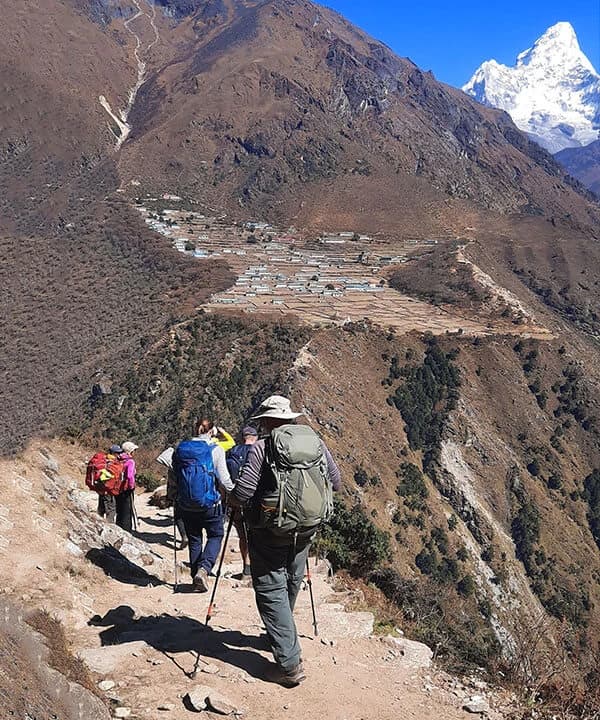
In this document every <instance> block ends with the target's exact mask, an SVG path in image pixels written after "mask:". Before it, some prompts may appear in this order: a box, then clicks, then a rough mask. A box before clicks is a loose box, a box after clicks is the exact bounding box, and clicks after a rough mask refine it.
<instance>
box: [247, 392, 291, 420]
mask: <svg viewBox="0 0 600 720" xmlns="http://www.w3.org/2000/svg"><path fill="white" fill-rule="evenodd" d="M300 415H302V413H297V412H293V411H292V407H291V404H290V401H289V399H288V398H286V397H283V395H271V396H270V397H268V398H267V399H266V400H263V401H262V403H261V405H260V407H259V408H258V412H257V413H256V415H253V416H252V419H253V420H258V419H259V418H276V419H278V420H295V419H296V418H297V417H300Z"/></svg>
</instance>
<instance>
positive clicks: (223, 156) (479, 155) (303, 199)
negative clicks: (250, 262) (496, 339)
mask: <svg viewBox="0 0 600 720" xmlns="http://www.w3.org/2000/svg"><path fill="white" fill-rule="evenodd" d="M190 30H191V28H190ZM180 32H181V31H180ZM132 124H133V128H134V129H133V131H132V136H131V141H130V142H129V143H127V145H126V146H125V147H124V154H123V158H122V160H121V164H120V169H121V172H122V174H123V176H124V178H126V179H128V180H136V181H140V182H141V183H142V185H143V186H144V187H147V188H149V189H151V190H152V191H156V189H158V188H163V187H164V186H165V184H167V185H168V186H169V187H170V188H171V189H172V190H174V191H176V192H178V193H179V194H184V195H190V194H191V195H194V196H197V197H201V198H203V199H204V200H205V201H206V202H208V203H210V204H212V205H214V206H217V207H220V206H223V205H226V206H227V207H229V208H231V209H232V211H234V212H237V214H239V212H240V210H239V209H240V205H241V206H242V207H244V208H247V210H248V211H249V212H254V213H260V214H263V215H265V214H267V215H273V214H275V215H277V216H279V217H281V218H286V219H290V218H294V219H295V220H296V221H297V222H299V223H301V224H316V223H324V222H325V221H327V222H329V223H330V224H331V225H341V224H344V223H348V222H349V220H350V218H351V217H353V218H354V219H356V221H358V222H360V223H361V225H364V227H365V229H378V230H379V229H381V227H376V228H375V224H376V223H378V222H382V217H385V216H388V222H387V223H386V222H385V221H383V226H384V227H385V229H389V230H390V231H391V229H392V227H395V228H396V230H398V229H400V228H402V229H408V227H409V225H410V223H411V222H412V223H413V224H414V222H417V221H418V222H421V223H423V226H424V229H427V228H432V229H436V230H438V231H440V230H441V229H442V228H443V227H445V226H447V225H450V226H453V225H455V224H456V225H458V223H459V222H460V220H458V219H457V217H456V216H457V215H461V214H462V216H463V217H462V218H461V219H462V220H463V226H464V224H465V222H464V220H465V216H466V214H467V209H466V208H465V207H464V206H463V205H461V204H460V203H458V204H452V205H450V207H449V208H446V207H445V201H446V200H447V199H448V196H450V197H452V198H461V199H469V200H471V201H474V202H476V203H478V204H481V205H483V206H485V207H487V208H490V209H493V210H497V211H499V212H514V211H523V212H526V213H550V212H553V213H555V214H556V215H558V216H561V215H564V214H565V213H566V212H569V213H572V215H573V216H577V217H578V218H579V219H580V220H582V221H585V222H586V223H587V222H588V220H589V215H588V207H587V206H586V204H585V202H584V201H583V199H582V197H581V196H580V195H578V193H577V192H574V191H573V190H572V189H571V188H570V187H569V183H570V181H569V180H568V178H567V177H566V176H565V174H564V172H563V171H562V170H561V169H560V168H559V166H557V165H556V163H555V162H554V161H553V160H552V158H551V157H550V156H549V155H548V154H547V153H545V152H544V151H542V150H541V149H540V148H539V147H538V146H537V145H535V144H533V143H531V142H530V141H529V140H528V139H527V138H526V136H525V135H523V134H521V133H520V132H519V131H518V130H517V129H516V128H515V126H514V125H513V124H512V122H511V121H510V120H509V118H508V116H507V115H506V114H503V113H498V112H496V111H492V110H489V109H486V108H483V107H481V106H480V105H478V104H477V103H474V102H473V101H471V100H470V99H468V98H466V97H465V95H464V94H462V93H460V92H459V91H457V90H454V89H452V88H449V87H447V86H444V85H442V84H440V83H438V82H437V81H436V80H435V79H434V78H433V77H432V76H431V75H429V74H426V73H423V72H421V71H420V70H419V69H418V68H417V67H415V66H414V65H413V64H412V63H411V62H409V61H408V60H402V59H400V58H398V57H397V56H395V55H394V54H393V53H391V51H390V50H389V49H387V48H386V47H385V46H383V45H382V44H380V43H378V42H376V41H374V40H373V39H372V38H370V37H368V36H367V35H365V34H364V33H362V32H361V31H360V30H358V29H357V28H354V27H352V26H351V25H349V24H348V23H347V22H346V21H345V20H343V18H341V17H339V16H338V15H336V14H334V13H332V12H330V11H328V10H326V9H324V8H321V7H319V6H317V5H315V4H313V3H310V2H305V1H304V0H294V2H278V1H277V0H271V1H269V2H241V1H234V0H227V1H226V2H207V3H204V4H203V8H202V10H201V11H200V10H199V11H198V12H197V13H196V15H195V16H194V25H193V35H192V36H190V35H189V33H188V35H187V43H186V44H182V46H181V50H180V53H179V55H178V57H176V58H175V59H174V60H173V62H171V63H169V64H167V65H166V66H165V67H162V68H156V70H155V72H154V73H153V74H152V76H151V77H150V78H149V80H148V82H147V83H146V84H145V85H144V86H143V88H142V89H141V91H140V95H139V99H138V102H137V103H136V106H135V108H134V111H133V114H132ZM192 150H193V151H192ZM567 205H569V206H570V207H569V210H567V209H566V206H567ZM347 207H351V208H353V210H352V211H351V212H350V213H349V212H348V211H347V210H346V208H347ZM425 207H427V208H428V210H427V212H423V210H424V209H425ZM357 210H358V212H357ZM461 227H462V226H461Z"/></svg>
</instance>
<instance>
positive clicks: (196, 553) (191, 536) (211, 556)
mask: <svg viewBox="0 0 600 720" xmlns="http://www.w3.org/2000/svg"><path fill="white" fill-rule="evenodd" d="M177 517H178V518H181V519H182V520H183V524H184V525H185V532H186V534H187V537H188V542H189V551H190V570H191V573H192V577H193V578H194V577H196V573H197V572H198V570H199V569H200V568H201V567H203V568H204V569H205V570H206V572H208V573H209V572H210V571H211V570H212V569H213V567H214V565H215V563H216V562H217V557H218V556H219V550H220V549H221V543H222V541H223V535H224V534H225V531H224V530H223V509H222V508H221V504H220V503H219V504H218V505H216V506H215V507H213V508H209V509H208V510H200V511H196V510H193V511H192V510H183V509H181V510H178V511H177ZM204 533H206V544H204Z"/></svg>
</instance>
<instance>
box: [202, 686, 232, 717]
mask: <svg viewBox="0 0 600 720" xmlns="http://www.w3.org/2000/svg"><path fill="white" fill-rule="evenodd" d="M207 701H208V707H209V709H210V710H212V711H213V712H216V713H218V714H219V715H238V714H239V712H238V710H237V708H236V706H235V705H234V704H233V703H232V702H231V700H229V698H227V697H225V695H222V694H221V693H220V692H217V691H216V690H211V691H210V693H209V695H208V697H207Z"/></svg>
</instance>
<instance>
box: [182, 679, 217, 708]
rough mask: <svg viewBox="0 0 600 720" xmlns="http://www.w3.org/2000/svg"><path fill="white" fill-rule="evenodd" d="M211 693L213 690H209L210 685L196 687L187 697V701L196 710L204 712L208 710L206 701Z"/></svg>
mask: <svg viewBox="0 0 600 720" xmlns="http://www.w3.org/2000/svg"><path fill="white" fill-rule="evenodd" d="M211 692H212V688H209V687H208V685H196V687H195V688H194V689H193V690H191V691H190V692H189V693H188V694H187V695H186V696H185V699H186V700H187V701H188V702H189V703H190V705H191V706H192V707H193V708H194V710H196V711H197V712H202V710H206V708H207V702H206V699H207V698H208V696H209V695H210V693H211Z"/></svg>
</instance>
